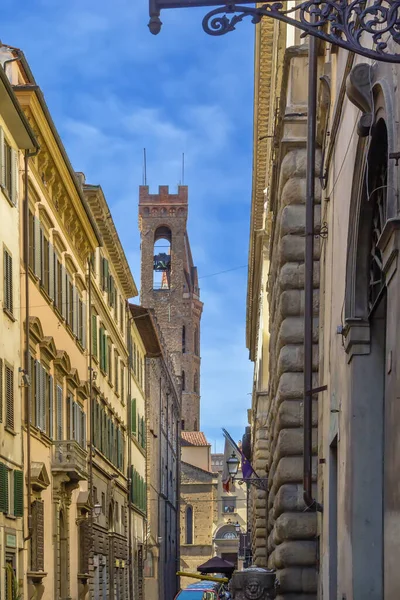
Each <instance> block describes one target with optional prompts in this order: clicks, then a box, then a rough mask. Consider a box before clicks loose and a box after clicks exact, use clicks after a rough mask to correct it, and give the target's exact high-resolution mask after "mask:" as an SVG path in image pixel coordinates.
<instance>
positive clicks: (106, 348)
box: [103, 333, 111, 373]
mask: <svg viewBox="0 0 400 600" xmlns="http://www.w3.org/2000/svg"><path fill="white" fill-rule="evenodd" d="M103 348H104V370H105V372H106V373H109V369H111V365H109V364H108V338H107V335H106V333H104V344H103Z"/></svg>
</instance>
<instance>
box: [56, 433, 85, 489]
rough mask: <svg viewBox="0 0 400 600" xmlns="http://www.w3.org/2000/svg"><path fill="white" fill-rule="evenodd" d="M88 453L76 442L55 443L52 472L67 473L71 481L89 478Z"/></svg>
mask: <svg viewBox="0 0 400 600" xmlns="http://www.w3.org/2000/svg"><path fill="white" fill-rule="evenodd" d="M86 459H87V452H86V451H85V450H83V448H81V446H80V445H79V444H78V442H75V440H65V441H58V442H54V450H53V460H52V464H51V471H52V473H53V474H55V473H65V474H67V475H68V477H69V478H70V479H71V481H80V480H82V479H87V478H88V468H87V460H86Z"/></svg>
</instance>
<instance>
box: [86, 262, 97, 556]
mask: <svg viewBox="0 0 400 600" xmlns="http://www.w3.org/2000/svg"><path fill="white" fill-rule="evenodd" d="M88 277H89V281H88V306H89V328H88V334H89V336H88V337H89V339H88V349H89V423H90V425H89V505H90V507H91V511H90V522H89V527H90V554H91V553H92V552H93V553H94V537H93V508H94V498H93V442H94V440H93V432H94V429H93V421H94V418H93V417H94V402H93V354H92V343H93V341H92V335H93V332H92V263H91V260H90V257H89V258H88ZM96 335H97V332H96Z"/></svg>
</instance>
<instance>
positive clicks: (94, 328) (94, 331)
mask: <svg viewBox="0 0 400 600" xmlns="http://www.w3.org/2000/svg"><path fill="white" fill-rule="evenodd" d="M92 354H93V356H95V357H96V358H98V348H97V315H96V314H92Z"/></svg>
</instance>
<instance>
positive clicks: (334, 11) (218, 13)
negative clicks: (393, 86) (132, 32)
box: [149, 0, 400, 63]
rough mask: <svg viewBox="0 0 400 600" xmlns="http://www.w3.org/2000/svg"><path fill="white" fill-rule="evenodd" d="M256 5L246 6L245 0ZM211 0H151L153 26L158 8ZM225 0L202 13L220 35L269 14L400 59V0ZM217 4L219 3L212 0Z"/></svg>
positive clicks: (361, 50)
mask: <svg viewBox="0 0 400 600" xmlns="http://www.w3.org/2000/svg"><path fill="white" fill-rule="evenodd" d="M250 3H251V4H252V6H246V5H247V4H250ZM212 4H214V2H212V1H210V0H150V23H149V28H150V31H151V32H152V33H154V34H157V33H159V31H160V29H161V20H160V17H159V15H160V10H161V9H163V8H184V7H192V6H212ZM241 4H242V5H240V6H239V5H236V4H233V3H228V2H227V3H226V4H225V5H224V6H221V7H218V8H215V9H213V10H211V11H210V12H209V13H208V14H206V15H205V17H204V18H203V29H204V31H205V32H206V33H208V34H209V35H213V36H220V35H224V34H226V33H229V32H230V31H233V30H234V29H235V28H236V25H237V24H238V23H239V22H241V21H243V19H244V18H246V17H251V20H252V22H253V23H258V22H259V21H260V20H261V19H262V18H263V17H271V18H273V19H277V20H279V21H282V22H284V23H287V24H289V25H293V26H294V27H296V28H299V29H301V30H303V32H304V34H303V35H312V36H315V37H317V38H320V39H322V40H324V41H326V42H329V43H331V44H336V45H337V46H340V47H341V48H344V49H345V50H349V51H350V52H355V53H356V54H360V55H362V56H365V57H366V58H370V59H372V60H379V61H382V62H390V63H400V53H398V52H396V50H398V51H400V0H372V1H371V2H368V3H367V1H366V0H351V1H349V0H306V1H304V2H300V3H296V5H294V6H289V7H287V6H286V5H287V4H288V2H287V1H282V2H276V1H274V0H270V1H268V2H266V3H264V4H263V5H262V6H254V2H251V1H250V0H244V1H243V2H242V3H241ZM214 6H215V4H214Z"/></svg>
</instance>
